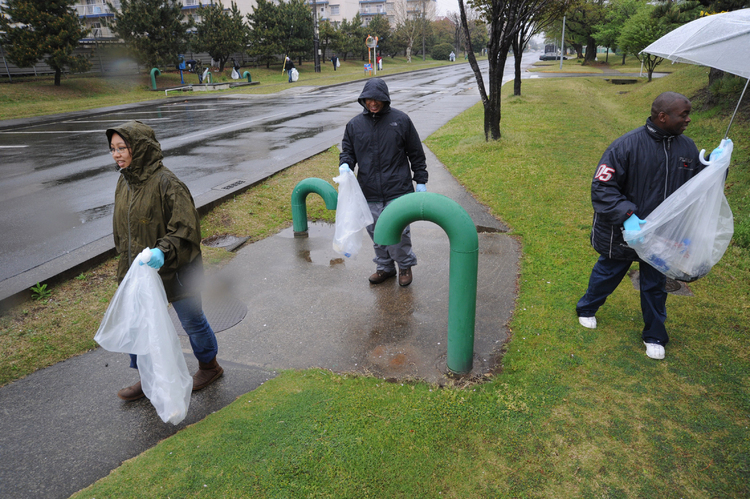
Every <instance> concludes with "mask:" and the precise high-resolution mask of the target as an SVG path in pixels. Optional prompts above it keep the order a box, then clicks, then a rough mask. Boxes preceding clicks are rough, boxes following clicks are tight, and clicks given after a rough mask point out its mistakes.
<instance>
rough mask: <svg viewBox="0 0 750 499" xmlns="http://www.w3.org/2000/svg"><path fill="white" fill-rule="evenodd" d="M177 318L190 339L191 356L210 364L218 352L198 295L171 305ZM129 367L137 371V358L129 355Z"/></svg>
mask: <svg viewBox="0 0 750 499" xmlns="http://www.w3.org/2000/svg"><path fill="white" fill-rule="evenodd" d="M172 306H173V307H174V310H175V312H177V317H178V318H179V319H180V324H182V329H184V330H185V332H186V333H187V334H188V337H189V338H190V346H191V347H193V354H194V355H195V358H196V359H198V360H199V361H200V362H203V363H208V362H211V361H212V360H213V359H214V357H216V354H217V353H218V351H219V345H218V343H217V342H216V335H215V334H214V330H213V329H211V326H210V325H209V324H208V321H207V320H206V315H205V314H204V313H203V304H202V302H201V297H200V295H197V296H191V297H189V298H185V299H183V300H178V301H176V302H173V303H172ZM130 367H132V368H134V369H137V368H138V363H137V356H136V355H134V354H132V353H131V354H130Z"/></svg>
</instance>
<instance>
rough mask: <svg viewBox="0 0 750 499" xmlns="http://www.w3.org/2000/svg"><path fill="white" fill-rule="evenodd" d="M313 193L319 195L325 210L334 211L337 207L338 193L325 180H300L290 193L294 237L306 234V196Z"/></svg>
mask: <svg viewBox="0 0 750 499" xmlns="http://www.w3.org/2000/svg"><path fill="white" fill-rule="evenodd" d="M313 192H314V193H316V194H320V197H322V198H323V201H325V203H326V208H327V209H329V210H335V209H336V206H337V205H338V199H339V194H338V192H336V189H335V188H334V187H333V186H332V185H331V184H329V183H328V182H326V181H325V180H323V179H321V178H306V179H304V180H300V181H299V182H298V183H297V185H296V186H294V190H293V191H292V227H293V228H294V235H295V236H302V235H304V234H307V195H308V194H310V193H313Z"/></svg>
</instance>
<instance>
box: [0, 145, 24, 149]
mask: <svg viewBox="0 0 750 499" xmlns="http://www.w3.org/2000/svg"><path fill="white" fill-rule="evenodd" d="M22 147H29V146H0V149H16V148H19V149H20V148H22Z"/></svg>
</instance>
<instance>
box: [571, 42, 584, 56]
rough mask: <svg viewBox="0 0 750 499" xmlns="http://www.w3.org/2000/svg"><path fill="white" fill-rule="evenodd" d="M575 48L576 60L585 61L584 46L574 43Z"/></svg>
mask: <svg viewBox="0 0 750 499" xmlns="http://www.w3.org/2000/svg"><path fill="white" fill-rule="evenodd" d="M573 48H574V49H575V51H576V58H577V59H583V45H581V44H580V43H574V44H573Z"/></svg>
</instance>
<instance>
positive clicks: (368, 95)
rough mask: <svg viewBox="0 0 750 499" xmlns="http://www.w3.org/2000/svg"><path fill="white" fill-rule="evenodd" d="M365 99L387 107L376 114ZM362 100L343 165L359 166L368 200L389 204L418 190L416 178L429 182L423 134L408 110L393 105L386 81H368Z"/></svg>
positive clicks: (346, 138)
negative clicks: (416, 126) (361, 110)
mask: <svg viewBox="0 0 750 499" xmlns="http://www.w3.org/2000/svg"><path fill="white" fill-rule="evenodd" d="M365 99H375V100H379V101H381V102H383V103H384V106H383V108H382V109H381V110H380V111H379V112H378V113H376V114H373V113H371V112H370V111H369V110H368V109H367V107H366V106H365ZM359 103H360V104H361V105H362V107H363V108H364V111H363V112H362V114H360V115H358V116H355V117H354V118H352V120H351V121H349V123H348V124H347V125H346V131H345V132H344V139H343V141H342V143H341V149H342V150H341V154H340V155H339V164H340V165H341V164H344V163H347V164H348V165H349V167H350V168H351V169H352V170H354V166H355V165H357V166H359V172H358V173H357V180H358V181H359V185H360V187H361V188H362V192H363V193H364V195H365V198H366V199H367V201H369V202H383V203H385V202H388V201H391V200H393V199H396V198H397V197H400V196H403V195H404V194H408V193H410V192H414V186H413V184H412V179H413V180H414V181H415V182H416V183H418V184H426V183H427V161H426V159H425V155H424V149H422V142H421V141H420V140H419V134H418V133H417V130H416V128H414V124H413V123H412V121H411V119H410V118H409V116H407V115H406V113H403V112H401V111H399V110H397V109H393V108H392V107H391V97H390V95H389V94H388V86H387V85H386V84H385V82H384V81H383V80H381V79H380V78H372V79H370V80H368V81H367V83H366V84H365V88H364V89H363V90H362V93H361V94H360V96H359ZM412 172H413V176H412Z"/></svg>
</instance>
